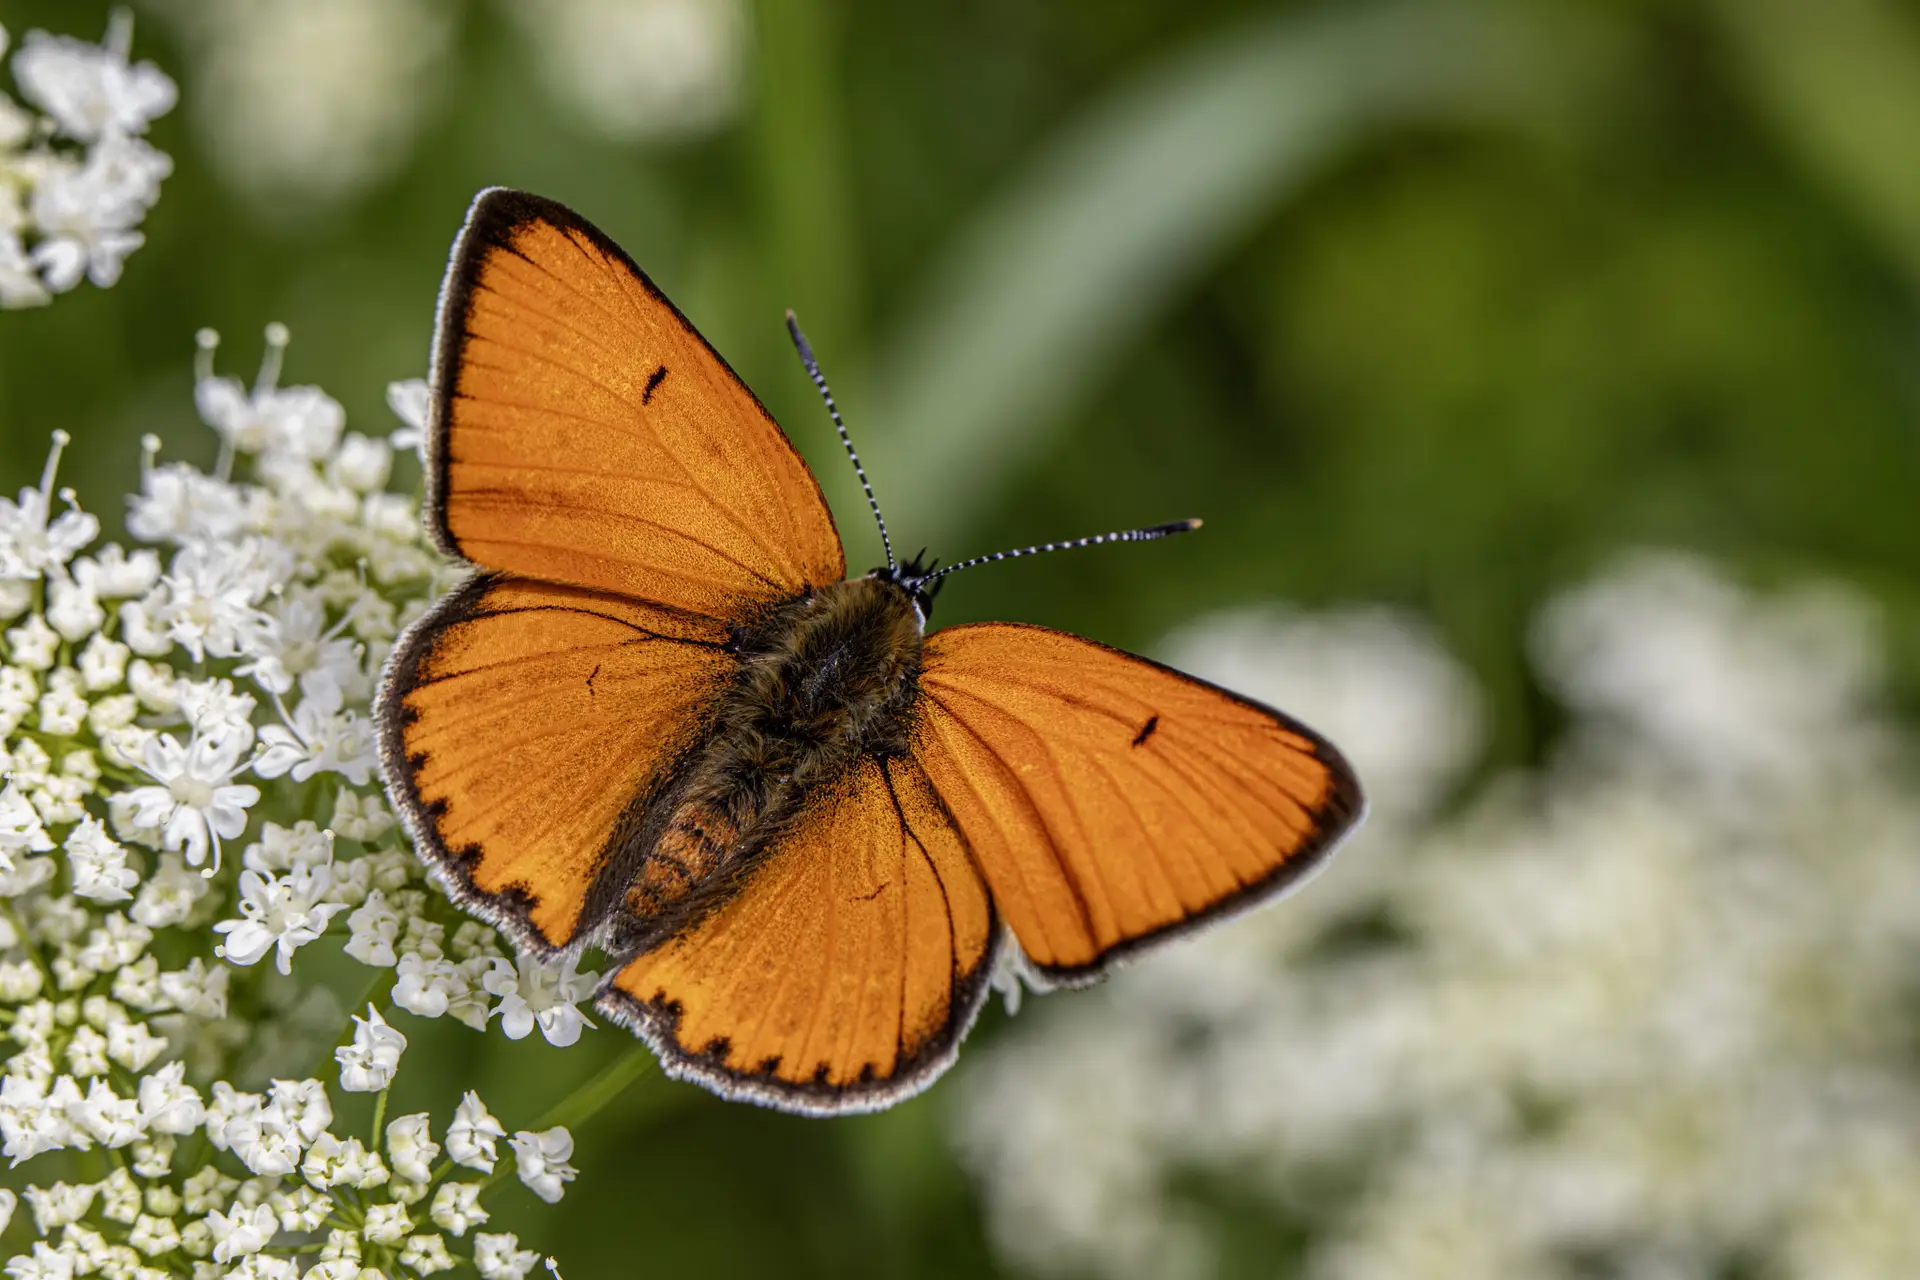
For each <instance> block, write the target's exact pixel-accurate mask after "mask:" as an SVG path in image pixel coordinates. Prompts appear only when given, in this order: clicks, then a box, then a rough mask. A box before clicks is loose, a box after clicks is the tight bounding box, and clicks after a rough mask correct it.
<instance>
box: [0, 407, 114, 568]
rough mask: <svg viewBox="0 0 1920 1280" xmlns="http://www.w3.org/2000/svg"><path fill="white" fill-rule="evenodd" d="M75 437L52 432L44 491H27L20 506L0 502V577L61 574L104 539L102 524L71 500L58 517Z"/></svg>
mask: <svg viewBox="0 0 1920 1280" xmlns="http://www.w3.org/2000/svg"><path fill="white" fill-rule="evenodd" d="M70 439H71V437H70V436H68V435H67V433H66V432H64V431H56V432H54V433H53V447H52V448H51V449H49V450H48V452H47V462H46V466H45V467H44V468H43V469H42V471H41V473H40V487H39V488H37V489H22V490H21V491H20V499H19V501H18V502H9V501H7V500H6V499H5V498H0V578H37V577H39V576H40V575H41V574H44V573H47V572H49V571H56V572H57V571H58V570H60V569H61V568H62V566H64V565H65V564H66V563H67V561H69V560H71V559H73V557H74V555H75V554H77V553H78V552H79V551H80V549H81V548H83V547H85V546H86V545H87V544H88V543H90V542H92V541H93V540H94V539H95V538H97V537H99V536H100V522H99V521H98V520H97V519H95V518H94V517H93V516H90V515H88V514H87V513H86V512H84V511H82V510H80V508H79V507H77V506H73V505H72V504H71V503H70V502H69V509H68V510H66V511H64V512H62V513H60V515H58V516H54V515H53V499H54V497H55V494H54V489H53V481H54V476H55V475H56V474H57V473H58V472H59V469H60V454H61V451H62V450H64V449H65V448H66V446H67V442H68V441H69V440H70ZM59 496H60V497H62V498H68V497H70V491H64V490H63V491H62V492H61V494H60V495H59Z"/></svg>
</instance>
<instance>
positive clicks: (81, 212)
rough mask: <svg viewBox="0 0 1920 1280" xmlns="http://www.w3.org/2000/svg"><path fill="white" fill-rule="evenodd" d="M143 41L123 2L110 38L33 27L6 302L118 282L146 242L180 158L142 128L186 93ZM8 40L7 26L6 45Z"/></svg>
mask: <svg viewBox="0 0 1920 1280" xmlns="http://www.w3.org/2000/svg"><path fill="white" fill-rule="evenodd" d="M132 40H133V19H132V17H131V15H130V14H129V13H128V12H127V11H126V10H118V11H116V12H115V14H114V16H113V19H112V21H111V23H110V24H109V26H108V30H107V37H106V40H105V42H104V43H103V44H99V45H92V44H87V43H85V42H83V41H80V40H75V39H72V38H70V37H67V36H56V35H49V34H48V33H46V32H44V31H29V32H28V33H27V35H26V38H25V39H24V40H23V41H22V42H21V45H20V49H19V51H18V52H17V53H15V54H14V56H13V79H14V84H15V86H16V87H17V88H18V90H19V92H20V95H21V97H23V98H24V99H26V101H27V102H28V103H30V104H31V105H32V106H34V107H37V108H39V109H40V111H42V112H44V113H45V114H44V115H43V116H40V117H37V118H36V117H35V116H34V115H33V114H32V113H30V112H28V111H26V110H25V109H23V108H22V107H20V106H19V105H18V104H17V103H15V102H14V101H13V100H12V99H11V98H8V97H6V96H5V95H4V94H0V306H4V307H27V306H35V305H38V304H40V303H44V302H47V301H48V300H50V299H51V298H52V297H53V295H54V294H56V293H65V292H66V291H67V290H69V289H72V288H73V287H74V286H75V285H77V284H79V283H80V281H81V280H82V279H88V280H91V281H93V283H94V284H96V285H98V286H99V287H101V288H103V289H104V288H107V287H109V286H111V285H113V284H114V283H115V282H116V281H118V280H119V278H120V271H121V267H122V265H123V264H124V263H125V261H126V257H127V255H128V254H130V253H132V252H133V251H134V250H135V249H137V248H139V247H140V245H141V244H142V243H144V239H145V238H144V237H143V236H142V235H141V233H140V231H139V227H140V224H141V222H143V221H144V220H145V218H146V216H147V210H148V209H150V208H152V207H153V203H154V201H155V200H157V199H158V198H159V195H160V183H161V182H162V180H164V179H165V178H166V177H167V175H168V174H169V173H171V172H172V170H173V162H172V161H171V160H169V159H168V158H167V156H166V155H164V154H163V153H161V152H159V151H156V150H155V149H154V148H153V147H151V146H149V145H148V144H147V142H146V141H145V140H144V139H143V138H142V137H141V136H140V135H142V134H144V133H145V132H146V131H147V126H148V125H149V124H150V123H151V122H152V121H153V120H154V119H155V118H157V117H159V116H162V115H165V114H166V113H167V112H168V111H170V110H172V109H173V103H174V96H175V95H174V86H173V81H171V80H169V79H168V78H167V77H166V75H165V74H164V73H162V72H161V71H160V69H159V68H158V67H155V66H154V65H153V64H152V63H150V62H142V63H139V64H137V65H136V64H130V63H129V62H128V57H129V53H130V49H131V45H132ZM6 41H7V34H6V32H5V31H4V30H0V51H4V50H5V48H6ZM43 507H44V495H43ZM41 518H42V520H43V521H44V518H45V512H44V510H43V511H42V513H41Z"/></svg>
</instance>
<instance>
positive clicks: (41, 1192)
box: [26, 1182, 99, 1236]
mask: <svg viewBox="0 0 1920 1280" xmlns="http://www.w3.org/2000/svg"><path fill="white" fill-rule="evenodd" d="M98 1194H99V1189H98V1188H97V1187H95V1186H94V1185H93V1184H91V1183H81V1184H80V1185H79V1186H68V1185H67V1184H66V1183H64V1182H56V1183H54V1184H53V1185H52V1186H51V1187H28V1188H27V1190H26V1197H27V1204H28V1205H30V1206H31V1207H32V1209H33V1228H34V1230H36V1231H38V1232H39V1233H40V1234H41V1235H43V1236H44V1235H51V1234H52V1233H53V1232H55V1231H57V1230H59V1229H60V1228H61V1227H64V1226H67V1225H68V1224H70V1223H74V1222H78V1221H80V1219H82V1218H84V1217H86V1216H87V1213H88V1211H89V1210H91V1209H92V1208H93V1200H94V1197H95V1196H96V1195H98Z"/></svg>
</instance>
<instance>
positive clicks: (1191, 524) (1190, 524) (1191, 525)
mask: <svg viewBox="0 0 1920 1280" xmlns="http://www.w3.org/2000/svg"><path fill="white" fill-rule="evenodd" d="M1205 523H1206V521H1204V520H1202V519H1201V518H1200V517H1199V516H1195V517H1194V518H1193V519H1191V520H1189V521H1187V528H1188V530H1189V531H1191V530H1194V529H1198V528H1199V527H1200V526H1201V525H1203V524H1205Z"/></svg>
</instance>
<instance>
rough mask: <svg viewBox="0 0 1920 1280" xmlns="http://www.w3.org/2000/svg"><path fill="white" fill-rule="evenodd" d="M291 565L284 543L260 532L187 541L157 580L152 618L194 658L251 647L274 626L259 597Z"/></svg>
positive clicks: (227, 654)
mask: <svg viewBox="0 0 1920 1280" xmlns="http://www.w3.org/2000/svg"><path fill="white" fill-rule="evenodd" d="M291 568H292V566H291V565H290V564H289V563H288V555H287V552H286V550H285V548H283V547H281V546H279V545H278V544H277V543H269V542H267V541H266V540H264V539H261V538H242V539H240V540H239V541H238V542H231V541H228V542H213V541H208V542H188V543H187V544H186V545H185V546H183V547H181V548H180V550H179V551H177V552H175V553H174V557H173V564H172V565H171V566H170V567H169V569H168V572H167V576H166V577H165V578H164V579H162V580H161V585H160V588H159V593H160V598H159V599H158V600H156V601H154V618H155V620H156V621H157V622H159V623H161V624H162V625H164V626H165V627H166V628H167V631H168V634H169V635H171V636H172V637H173V640H174V643H176V644H178V645H179V646H180V647H181V648H183V649H185V650H186V651H187V652H188V653H190V654H192V655H193V658H194V661H196V662H199V661H201V660H202V659H204V658H206V657H208V656H212V657H215V658H232V657H238V656H240V655H242V654H246V653H250V652H251V651H252V649H253V648H254V646H255V645H256V644H257V643H260V641H259V637H260V636H262V635H264V634H265V633H266V632H267V631H268V630H270V628H271V626H272V620H271V619H270V618H269V617H268V616H267V615H266V614H265V613H263V612H261V610H260V608H259V605H260V602H261V601H262V600H264V599H266V597H267V593H268V592H269V591H271V590H272V589H273V587H274V586H275V585H277V584H278V583H280V582H282V581H284V580H285V579H286V578H287V577H288V575H289V573H290V572H291Z"/></svg>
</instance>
